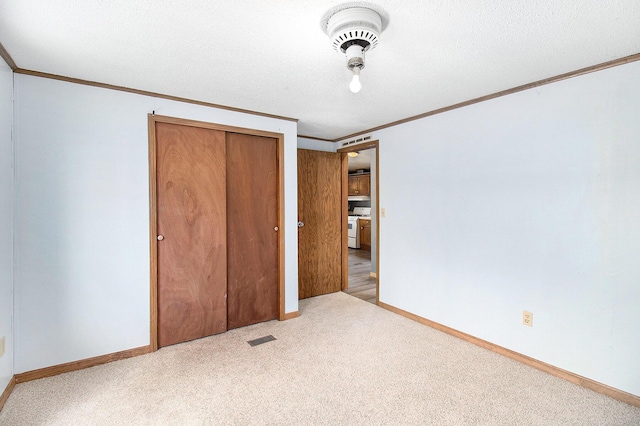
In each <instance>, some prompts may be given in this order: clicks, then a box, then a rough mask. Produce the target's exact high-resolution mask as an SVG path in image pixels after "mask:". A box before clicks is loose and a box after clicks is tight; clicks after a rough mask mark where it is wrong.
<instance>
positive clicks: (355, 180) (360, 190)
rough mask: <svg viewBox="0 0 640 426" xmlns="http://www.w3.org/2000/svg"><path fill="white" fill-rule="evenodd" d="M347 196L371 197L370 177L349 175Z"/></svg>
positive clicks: (366, 175)
mask: <svg viewBox="0 0 640 426" xmlns="http://www.w3.org/2000/svg"><path fill="white" fill-rule="evenodd" d="M349 195H371V175H370V174H362V175H350V176H349Z"/></svg>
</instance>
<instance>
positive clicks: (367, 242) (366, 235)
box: [358, 219, 371, 251]
mask: <svg viewBox="0 0 640 426" xmlns="http://www.w3.org/2000/svg"><path fill="white" fill-rule="evenodd" d="M358 225H359V226H360V249H361V250H365V251H371V221H370V220H368V219H360V220H358Z"/></svg>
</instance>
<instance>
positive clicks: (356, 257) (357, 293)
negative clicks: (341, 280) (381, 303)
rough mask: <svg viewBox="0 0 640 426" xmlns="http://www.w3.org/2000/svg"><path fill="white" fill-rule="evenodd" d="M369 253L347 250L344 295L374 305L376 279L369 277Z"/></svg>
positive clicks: (359, 250) (360, 250)
mask: <svg viewBox="0 0 640 426" xmlns="http://www.w3.org/2000/svg"><path fill="white" fill-rule="evenodd" d="M370 272H371V251H369V250H362V249H352V248H350V249H349V288H348V289H347V290H346V291H345V293H347V294H350V295H351V296H354V297H357V298H358V299H362V300H364V301H366V302H369V303H373V304H374V305H375V304H376V279H375V278H373V277H371V276H370V275H369V273H370Z"/></svg>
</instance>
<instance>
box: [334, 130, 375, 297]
mask: <svg viewBox="0 0 640 426" xmlns="http://www.w3.org/2000/svg"><path fill="white" fill-rule="evenodd" d="M379 146H380V143H379V140H373V141H369V142H365V143H361V144H357V145H351V146H348V147H344V148H340V149H338V150H337V152H339V153H341V154H342V187H343V188H347V187H348V185H349V183H348V182H349V159H348V158H347V153H348V152H356V151H362V150H365V149H370V148H375V149H376V209H375V211H374V212H372V215H375V218H376V230H375V232H376V304H378V302H380V214H379V212H380V148H379ZM342 205H343V207H342V212H343V215H344V218H343V223H346V222H347V217H346V216H347V209H348V206H349V199H348V191H347V190H346V189H345V190H343V191H342ZM348 231H349V230H348V229H347V227H346V226H345V227H343V228H342V290H343V291H344V290H346V289H347V288H348V287H349V247H348V243H349V235H348Z"/></svg>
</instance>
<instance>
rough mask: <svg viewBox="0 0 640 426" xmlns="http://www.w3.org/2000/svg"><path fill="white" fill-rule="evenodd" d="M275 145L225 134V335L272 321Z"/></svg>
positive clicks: (275, 277)
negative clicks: (226, 328)
mask: <svg viewBox="0 0 640 426" xmlns="http://www.w3.org/2000/svg"><path fill="white" fill-rule="evenodd" d="M276 142H277V141H276V139H273V138H267V137H261V136H251V135H243V134H238V133H227V214H228V216H227V239H228V240H227V241H228V251H227V254H228V257H227V263H228V269H227V273H228V276H227V288H228V290H227V292H228V299H227V303H228V327H229V329H232V328H237V327H243V326H245V325H249V324H255V323H258V322H262V321H268V320H272V319H275V318H277V316H278V232H277V231H276V230H275V229H274V228H275V227H277V226H278V164H277V151H276V149H277V143H276Z"/></svg>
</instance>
